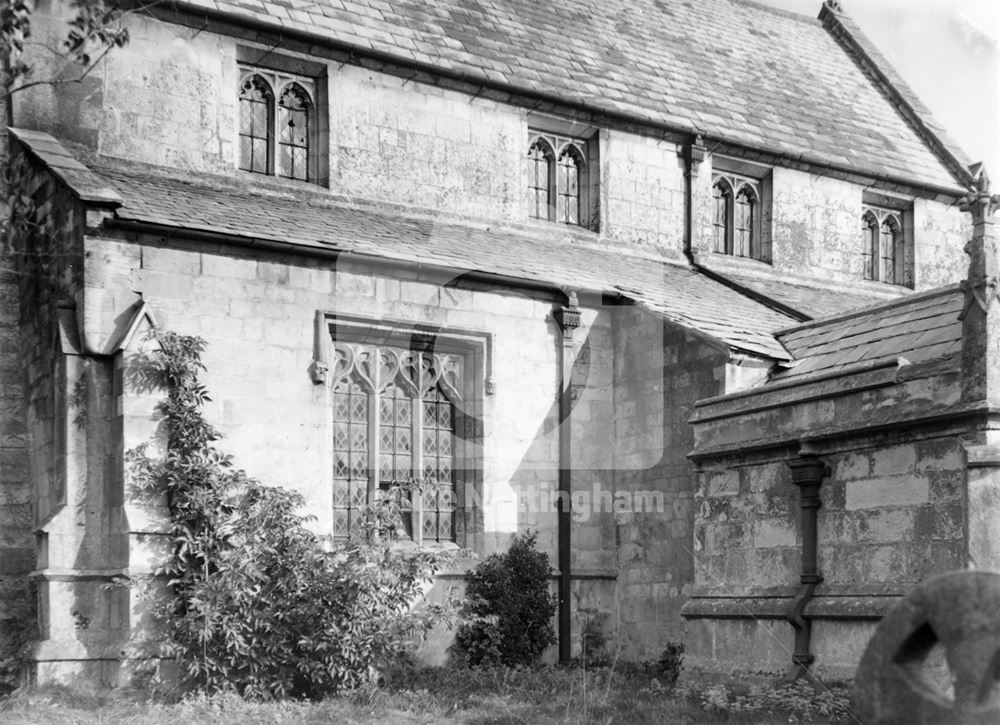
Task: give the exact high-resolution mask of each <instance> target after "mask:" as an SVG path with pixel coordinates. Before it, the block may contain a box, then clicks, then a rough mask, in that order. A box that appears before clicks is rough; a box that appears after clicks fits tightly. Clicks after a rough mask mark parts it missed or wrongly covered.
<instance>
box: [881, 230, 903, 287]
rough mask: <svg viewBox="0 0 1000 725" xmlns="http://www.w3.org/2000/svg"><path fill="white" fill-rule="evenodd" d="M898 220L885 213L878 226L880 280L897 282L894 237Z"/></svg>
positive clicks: (897, 231)
mask: <svg viewBox="0 0 1000 725" xmlns="http://www.w3.org/2000/svg"><path fill="white" fill-rule="evenodd" d="M898 233H899V222H897V221H896V217H895V216H893V215H892V214H887V215H886V217H885V219H884V220H883V221H882V226H881V228H880V237H881V238H880V241H879V253H880V257H881V262H882V269H881V272H882V281H883V282H888V283H889V284H897V283H898V280H897V279H896V237H897V235H898Z"/></svg>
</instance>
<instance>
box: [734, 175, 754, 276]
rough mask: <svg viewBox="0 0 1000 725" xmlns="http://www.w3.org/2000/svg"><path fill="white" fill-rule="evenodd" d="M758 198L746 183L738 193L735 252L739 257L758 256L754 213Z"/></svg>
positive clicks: (735, 207)
mask: <svg viewBox="0 0 1000 725" xmlns="http://www.w3.org/2000/svg"><path fill="white" fill-rule="evenodd" d="M756 206H757V199H756V196H755V195H754V192H753V189H752V188H751V187H749V186H747V185H745V184H744V186H743V188H741V189H740V191H739V193H738V194H737V195H736V201H735V204H734V210H735V212H736V214H735V216H736V218H735V220H734V221H733V254H735V255H736V256H737V257H754V258H756V257H757V255H756V254H755V252H756V249H755V247H756V245H755V241H756V240H755V239H754V236H755V233H754V232H755V225H754V213H755V207H756Z"/></svg>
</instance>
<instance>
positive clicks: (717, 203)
mask: <svg viewBox="0 0 1000 725" xmlns="http://www.w3.org/2000/svg"><path fill="white" fill-rule="evenodd" d="M712 200H713V205H714V212H715V218H714V221H713V226H712V229H713V242H712V250H713V251H715V252H718V253H719V254H732V251H731V247H730V244H729V229H730V225H729V218H730V212H729V210H730V209H731V208H732V206H733V190H732V187H731V186H730V185H729V182H728V181H726V180H725V179H719V180H718V181H716V182H715V183H714V184H713V185H712Z"/></svg>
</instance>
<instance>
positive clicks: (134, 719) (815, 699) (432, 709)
mask: <svg viewBox="0 0 1000 725" xmlns="http://www.w3.org/2000/svg"><path fill="white" fill-rule="evenodd" d="M847 694H848V691H847V686H846V685H844V684H834V685H825V686H818V687H815V686H813V685H810V684H808V683H800V684H798V685H796V686H793V687H790V688H781V687H774V686H772V685H768V684H766V680H765V679H759V680H757V681H756V684H753V685H751V684H749V680H748V679H747V678H744V677H741V678H737V679H728V680H725V681H722V680H709V679H706V678H705V677H702V676H699V675H698V674H697V673H691V672H685V673H684V675H682V679H681V683H680V685H679V686H677V687H671V686H668V685H666V684H664V683H663V682H662V681H661V680H660V679H657V677H655V676H654V675H653V674H651V673H650V672H648V671H646V670H643V669H641V668H635V667H633V668H628V669H626V668H622V667H618V668H596V669H591V670H584V669H579V668H572V669H566V668H558V667H534V668H519V669H510V668H492V669H485V668H483V669H477V670H423V671H410V672H406V673H403V674H397V675H396V676H395V677H394V678H392V679H391V680H390V681H389V682H387V683H386V684H385V685H384V686H383V687H381V688H379V689H375V690H370V691H367V692H363V693H354V694H352V695H350V696H345V697H342V698H338V699H333V700H327V701H324V702H319V703H302V702H279V703H261V702H248V701H244V700H242V699H240V698H239V697H237V696H235V695H215V696H212V697H206V696H203V695H201V696H199V695H188V696H186V697H183V698H177V697H176V696H174V697H170V696H162V695H161V696H157V697H154V698H150V697H148V696H140V695H138V694H137V693H135V692H131V693H129V692H125V691H118V692H115V693H112V694H108V693H105V694H84V693H79V692H73V691H70V690H68V689H55V688H46V689H43V690H36V691H34V692H31V691H20V692H16V693H15V694H14V695H12V696H10V697H9V698H7V699H6V700H4V701H0V723H4V724H6V723H10V724H11V725H13V724H14V723H18V724H24V725H50V724H51V725H61V724H67V725H68V724H69V723H74V724H76V723H81V724H86V725H91V724H95V725H96V724H97V723H101V724H107V725H111V724H112V723H114V724H115V725H165V724H166V723H171V724H173V723H185V724H188V723H189V724H191V725H202V724H204V725H224V724H226V723H238V725H264V724H265V723H268V724H270V723H274V724H278V723H280V724H281V725H285V724H287V723H331V722H335V723H345V724H346V723H356V724H359V725H375V724H378V725H416V724H418V723H419V724H424V723H428V724H430V723H434V724H435V725H437V724H443V725H459V724H460V723H461V724H462V725H521V724H524V725H536V724H538V725H555V724H556V723H573V724H574V725H577V724H580V725H584V724H589V723H593V724H594V725H597V724H600V725H611V724H613V723H623V724H626V723H627V724H629V725H633V724H634V725H643V724H645V723H649V724H652V723H657V724H658V725H659V724H660V723H669V724H670V725H686V724H687V723H692V724H694V723H697V724H699V725H702V724H704V725H715V724H718V723H738V724H744V725H765V724H766V725H777V723H781V724H782V725H785V724H787V723H817V724H821V725H834V724H836V725H840V724H846V723H855V722H856V721H855V720H854V719H853V718H852V717H851V716H850V714H849V713H847V712H846V711H845V709H844V708H845V707H846V704H847ZM748 709H749V710H750V711H749V712H747V711H746V710H748ZM824 711H825V712H827V713H831V712H832V713H834V714H833V715H826V716H824V715H823V714H821V713H823V712H824Z"/></svg>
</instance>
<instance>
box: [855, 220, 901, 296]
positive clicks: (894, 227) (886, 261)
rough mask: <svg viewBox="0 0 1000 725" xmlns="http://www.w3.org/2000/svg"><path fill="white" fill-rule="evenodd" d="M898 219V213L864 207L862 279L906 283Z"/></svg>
mask: <svg viewBox="0 0 1000 725" xmlns="http://www.w3.org/2000/svg"><path fill="white" fill-rule="evenodd" d="M901 216H902V215H901V214H900V212H898V211H895V210H892V209H882V208H879V207H875V206H866V207H865V210H864V213H863V214H862V217H861V256H862V260H863V262H862V274H863V276H864V278H865V279H870V280H874V281H878V282H886V283H888V284H900V285H901V284H906V281H905V279H904V277H905V275H904V274H903V266H904V261H905V260H904V248H905V247H904V237H903V225H902V218H901Z"/></svg>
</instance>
